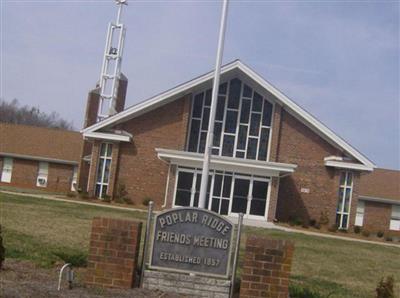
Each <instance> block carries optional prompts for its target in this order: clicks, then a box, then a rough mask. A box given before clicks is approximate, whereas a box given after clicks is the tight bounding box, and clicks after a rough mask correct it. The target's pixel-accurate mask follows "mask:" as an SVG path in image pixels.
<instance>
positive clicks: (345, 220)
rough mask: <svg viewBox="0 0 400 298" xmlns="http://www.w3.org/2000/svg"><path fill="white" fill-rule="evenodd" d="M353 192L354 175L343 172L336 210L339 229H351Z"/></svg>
mask: <svg viewBox="0 0 400 298" xmlns="http://www.w3.org/2000/svg"><path fill="white" fill-rule="evenodd" d="M352 191H353V173H351V172H341V173H340V185H339V198H338V205H337V209H336V225H337V227H338V228H339V229H347V228H348V227H349V215H350V206H351V196H352Z"/></svg>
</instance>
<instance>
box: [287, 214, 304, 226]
mask: <svg viewBox="0 0 400 298" xmlns="http://www.w3.org/2000/svg"><path fill="white" fill-rule="evenodd" d="M289 225H291V226H302V225H303V220H302V219H301V218H299V217H297V216H292V215H291V216H289Z"/></svg>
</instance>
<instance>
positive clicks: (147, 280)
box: [143, 270, 231, 298]
mask: <svg viewBox="0 0 400 298" xmlns="http://www.w3.org/2000/svg"><path fill="white" fill-rule="evenodd" d="M230 284H231V282H230V281H229V280H227V279H220V278H214V277H205V276H198V275H189V274H185V273H172V272H166V271H154V270H146V271H145V272H144V281H143V287H144V288H145V289H149V290H160V291H163V292H167V293H176V294H177V297H179V295H183V296H184V297H207V298H229V290H230Z"/></svg>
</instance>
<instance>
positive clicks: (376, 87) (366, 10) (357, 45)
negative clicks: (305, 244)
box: [1, 0, 400, 169]
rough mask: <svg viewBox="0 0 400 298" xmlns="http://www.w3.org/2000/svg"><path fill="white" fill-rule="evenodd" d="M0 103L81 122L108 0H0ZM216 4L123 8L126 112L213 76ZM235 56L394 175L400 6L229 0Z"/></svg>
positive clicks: (399, 158)
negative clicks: (10, 102) (197, 78)
mask: <svg viewBox="0 0 400 298" xmlns="http://www.w3.org/2000/svg"><path fill="white" fill-rule="evenodd" d="M1 8H2V9H1V33H2V37H1V41H2V49H1V54H2V64H1V70H2V77H1V83H2V85H1V86H2V88H1V97H2V98H4V99H6V100H12V99H13V98H17V99H18V100H19V101H20V102H21V103H22V104H27V105H35V106H38V107H40V109H42V110H44V111H48V112H50V111H57V112H58V113H60V114H61V116H62V117H64V118H65V119H67V120H72V121H73V123H74V126H75V128H77V129H79V128H81V125H82V119H83V113H84V109H85V104H86V96H87V92H88V90H89V89H91V88H93V87H94V86H95V83H96V81H97V80H98V77H99V76H100V67H101V62H102V54H103V49H104V43H105V35H106V28H107V24H108V22H109V21H110V20H114V19H115V16H116V5H115V4H114V2H113V1H111V0H107V1H62V0H57V1H5V0H2V1H1ZM220 9H221V7H220V2H219V1H218V2H217V1H208V2H206V1H182V2H181V1H147V0H146V1H130V3H129V6H128V7H127V9H125V11H124V14H123V18H122V19H123V21H124V23H125V24H126V26H127V28H128V29H127V37H126V43H125V51H124V59H123V65H122V70H123V72H124V73H125V74H126V75H127V77H128V78H129V87H128V97H127V103H126V106H130V105H132V104H135V103H136V102H138V101H141V100H144V99H146V98H148V97H150V96H152V95H154V94H157V93H159V92H162V91H164V90H166V89H169V88H171V87H173V86H175V85H177V84H179V83H182V82H184V81H187V80H190V79H191V78H193V77H195V76H198V75H200V74H203V73H204V72H207V71H209V70H211V69H212V68H213V67H214V61H215V52H216V44H217V33H218V26H219V18H220ZM237 58H239V59H241V60H242V61H243V62H244V63H246V64H248V65H249V66H250V67H252V68H253V69H254V70H255V71H256V72H258V73H259V74H261V75H262V76H263V77H264V78H265V79H267V80H268V81H270V82H271V83H272V84H273V85H275V86H276V87H278V89H280V90H281V91H283V92H284V93H285V94H286V95H288V96H289V97H290V98H291V99H293V100H294V101H295V102H297V103H298V104H300V105H301V106H303V107H304V108H305V109H306V110H308V111H309V112H311V113H312V114H313V115H314V116H316V117H317V118H318V119H320V120H321V121H322V122H323V123H325V124H326V125H327V126H328V127H330V128H331V129H332V130H334V131H335V132H336V133H337V134H338V135H340V136H341V137H343V138H344V139H345V140H347V141H348V142H349V143H350V144H352V145H353V146H354V147H356V148H358V149H359V150H360V151H361V152H363V153H364V154H365V155H367V156H368V157H369V158H370V159H371V160H372V161H374V162H375V163H376V164H377V165H378V166H380V167H386V168H394V169H400V123H399V114H400V107H399V2H397V1H386V2H385V1H377V2H372V1H301V2H300V1H231V5H230V8H229V15H228V30H227V35H226V47H225V53H224V62H225V63H226V62H229V61H231V60H234V59H237Z"/></svg>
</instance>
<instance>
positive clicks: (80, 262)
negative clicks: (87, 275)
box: [54, 251, 87, 267]
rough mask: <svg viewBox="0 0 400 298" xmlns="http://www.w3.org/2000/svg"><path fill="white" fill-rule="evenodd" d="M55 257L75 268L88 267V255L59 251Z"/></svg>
mask: <svg viewBox="0 0 400 298" xmlns="http://www.w3.org/2000/svg"><path fill="white" fill-rule="evenodd" d="M54 255H55V256H57V257H59V258H60V259H61V260H63V261H64V262H65V263H70V264H71V265H72V266H74V267H86V265H87V255H86V254H84V253H81V252H65V251H58V252H55V253H54Z"/></svg>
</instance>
